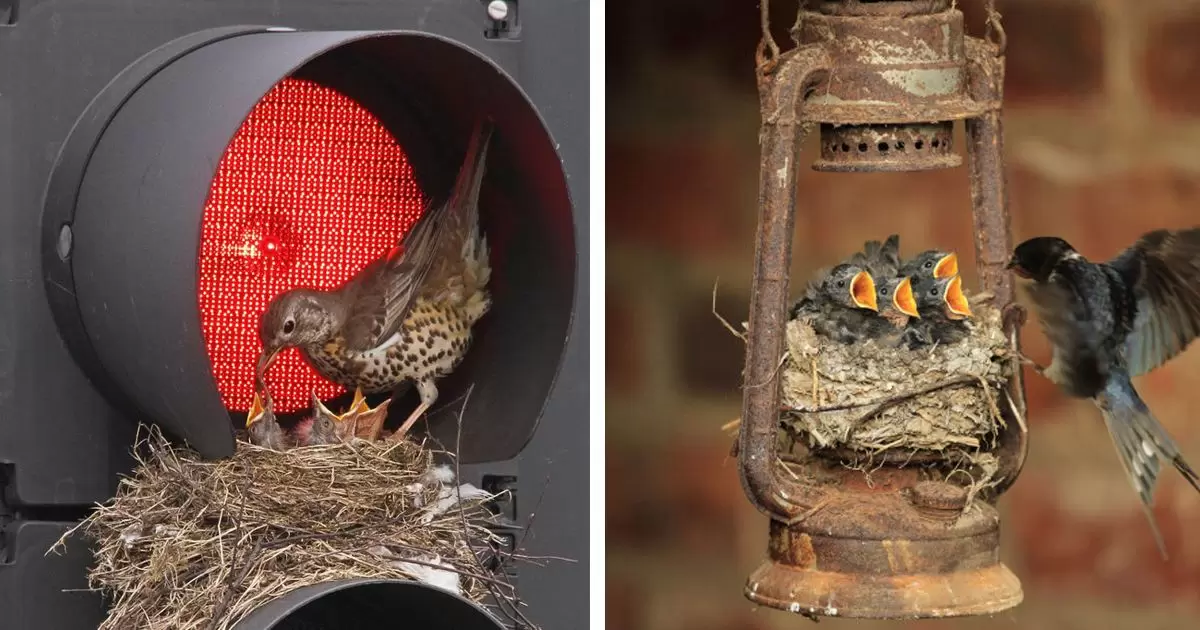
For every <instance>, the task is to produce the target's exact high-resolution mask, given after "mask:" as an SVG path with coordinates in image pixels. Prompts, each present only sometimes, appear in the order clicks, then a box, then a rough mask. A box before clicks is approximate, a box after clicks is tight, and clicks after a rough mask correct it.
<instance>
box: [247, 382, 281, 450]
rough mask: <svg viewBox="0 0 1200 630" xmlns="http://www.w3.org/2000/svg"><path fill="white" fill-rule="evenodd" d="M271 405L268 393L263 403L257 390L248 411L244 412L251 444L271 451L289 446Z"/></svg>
mask: <svg viewBox="0 0 1200 630" xmlns="http://www.w3.org/2000/svg"><path fill="white" fill-rule="evenodd" d="M272 407H273V405H272V404H271V397H270V396H269V395H268V396H267V400H266V404H264V403H263V399H262V398H260V397H259V395H258V392H255V393H254V399H253V400H251V401H250V411H248V412H247V413H246V432H247V433H249V438H250V443H251V444H254V445H255V446H261V447H263V448H268V449H271V450H273V451H283V450H286V449H287V447H288V446H289V445H288V439H287V435H286V434H284V432H283V427H281V426H279V421H278V420H276V419H275V411H274V410H273V409H272Z"/></svg>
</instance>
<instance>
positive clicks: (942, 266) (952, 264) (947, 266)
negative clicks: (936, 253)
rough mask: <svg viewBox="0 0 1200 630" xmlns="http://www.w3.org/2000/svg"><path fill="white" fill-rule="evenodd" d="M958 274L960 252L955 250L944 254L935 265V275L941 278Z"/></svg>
mask: <svg viewBox="0 0 1200 630" xmlns="http://www.w3.org/2000/svg"><path fill="white" fill-rule="evenodd" d="M956 275H958V254H955V253H954V252H950V253H949V254H946V255H945V256H943V257H942V259H941V260H939V261H938V263H937V265H935V266H934V267H933V277H934V278H938V279H939V280H940V279H942V278H951V277H953V276H956Z"/></svg>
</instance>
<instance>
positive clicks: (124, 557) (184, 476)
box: [64, 429, 512, 630]
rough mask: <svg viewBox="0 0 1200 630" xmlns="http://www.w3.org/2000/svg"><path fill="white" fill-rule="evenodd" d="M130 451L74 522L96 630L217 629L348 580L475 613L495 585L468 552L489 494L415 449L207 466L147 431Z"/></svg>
mask: <svg viewBox="0 0 1200 630" xmlns="http://www.w3.org/2000/svg"><path fill="white" fill-rule="evenodd" d="M139 446H140V447H142V448H138V449H135V452H137V453H139V455H138V464H139V465H138V467H137V469H136V471H135V472H134V474H133V475H132V476H131V477H129V478H126V479H123V480H122V481H121V484H120V487H119V489H118V491H117V495H116V497H115V498H113V499H112V500H111V501H110V502H108V503H107V504H106V505H102V506H99V507H98V508H97V509H96V510H95V511H94V512H93V513H92V515H91V516H89V517H88V518H87V520H85V521H84V522H83V523H82V524H81V525H80V526H79V528H80V529H81V530H82V532H83V533H84V535H85V536H86V537H87V538H89V539H90V540H91V541H92V543H93V549H94V550H95V557H96V564H95V566H94V567H93V568H92V569H91V571H90V574H89V583H90V585H91V587H92V588H94V589H97V590H100V591H102V592H104V593H105V594H106V595H107V596H109V598H110V601H111V604H112V605H111V607H110V610H109V616H108V618H107V619H106V620H105V621H104V623H103V624H101V625H100V630H117V629H122V630H124V629H128V628H139V629H141V630H168V629H169V630H207V629H210V628H211V629H214V630H216V629H226V628H230V627H232V626H234V625H235V624H236V623H237V622H238V621H239V620H241V619H242V618H243V617H245V616H246V615H247V614H248V613H250V612H251V611H253V610H254V609H255V608H257V607H259V606H261V605H262V604H264V603H266V602H268V601H271V600H273V599H275V598H278V597H280V596H281V595H283V594H285V593H288V592H290V591H293V590H295V589H298V588H301V587H303V586H309V585H312V584H317V583H321V582H328V581H333V580H343V579H349V578H385V579H413V580H418V581H422V582H425V583H427V584H430V585H433V586H438V587H441V588H445V589H448V590H451V591H453V592H456V593H458V594H461V595H462V596H464V597H466V598H467V599H469V600H472V601H474V602H476V603H481V602H482V601H483V600H484V599H485V596H486V595H487V594H488V591H489V589H488V588H487V587H486V585H487V584H491V585H492V587H493V589H494V587H495V586H496V585H497V584H498V582H499V581H498V580H495V578H494V576H492V575H491V574H486V575H485V574H484V570H483V569H481V568H480V562H479V560H478V558H477V557H476V555H475V554H476V551H475V550H476V549H479V548H480V547H482V546H483V545H484V543H485V542H486V541H487V540H488V539H489V537H490V536H491V534H490V532H489V530H488V529H486V527H485V524H486V516H485V512H486V511H485V510H477V509H475V508H477V507H478V505H479V503H480V502H481V501H483V500H486V499H488V498H490V496H489V495H487V494H486V493H484V492H482V491H480V490H479V489H477V488H474V487H472V486H470V485H469V484H464V485H462V486H455V485H454V484H453V479H454V474H453V472H452V471H450V470H449V469H448V467H445V466H435V465H434V460H433V455H432V452H431V451H430V450H428V449H426V448H424V447H422V446H419V445H417V444H413V443H411V442H398V443H383V442H368V441H365V440H355V441H353V442H350V443H340V444H336V445H330V446H312V447H304V448H296V449H292V450H289V451H286V452H276V451H270V450H266V449H263V448H259V447H256V446H251V445H249V444H246V443H244V442H238V445H237V450H236V452H235V454H234V455H233V456H232V457H230V458H227V459H224V460H219V461H203V460H201V459H200V458H199V456H198V455H197V454H195V453H194V452H192V451H189V450H183V449H178V448H175V447H173V446H172V445H170V444H169V443H168V442H167V441H166V440H165V439H164V438H163V437H162V435H161V434H159V433H158V432H157V430H154V429H151V432H150V436H149V439H147V440H146V441H145V442H144V443H143V444H140V445H139ZM460 498H461V502H460V500H459V499H460ZM460 507H461V508H463V509H462V510H460V509H459V508H460ZM64 538H65V537H64ZM499 592H500V593H502V594H504V595H505V596H507V595H509V594H511V593H512V590H511V587H507V586H506V585H505V587H504V588H500V589H499Z"/></svg>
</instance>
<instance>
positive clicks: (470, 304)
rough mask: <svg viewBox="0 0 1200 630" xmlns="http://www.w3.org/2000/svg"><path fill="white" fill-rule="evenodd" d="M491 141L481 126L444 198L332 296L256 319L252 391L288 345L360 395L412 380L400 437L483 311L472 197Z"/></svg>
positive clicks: (484, 273) (299, 294)
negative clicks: (415, 400)
mask: <svg viewBox="0 0 1200 630" xmlns="http://www.w3.org/2000/svg"><path fill="white" fill-rule="evenodd" d="M491 135H492V123H491V121H489V120H483V121H480V122H479V123H478V124H477V125H476V126H475V129H474V131H473V133H472V135H471V138H470V141H469V144H468V146H467V152H466V155H465V156H464V158H463V163H462V168H461V169H460V170H459V172H458V176H457V178H456V180H455V183H454V188H453V190H452V191H451V193H450V197H449V199H448V200H447V201H446V202H445V203H442V204H440V205H439V204H431V205H430V207H429V208H428V209H427V210H426V212H425V213H424V214H423V215H422V216H421V218H420V219H418V221H417V224H416V225H415V226H414V227H413V229H412V230H410V231H409V233H408V234H407V235H405V237H404V238H403V240H402V241H401V243H400V246H399V247H397V248H394V249H393V250H392V251H390V252H388V253H387V254H385V255H384V256H382V257H380V258H379V259H377V260H375V261H372V262H371V263H370V264H368V265H367V266H366V267H365V268H363V270H362V271H360V272H359V273H358V274H356V275H355V276H354V277H353V278H351V279H350V280H348V281H347V282H346V283H344V284H343V285H342V286H340V287H338V288H336V289H333V290H331V291H320V290H315V289H308V288H297V289H292V290H290V291H287V292H285V293H282V294H280V295H278V296H276V297H275V299H273V300H272V301H271V303H270V304H269V305H268V306H267V310H266V312H265V313H263V316H262V320H261V323H260V326H259V338H260V340H261V341H262V344H263V351H262V354H261V355H260V356H259V359H258V364H257V368H256V371H255V381H256V386H257V387H262V388H265V380H264V376H265V374H266V372H267V369H268V368H269V367H270V364H271V362H272V361H273V360H274V359H275V357H276V356H277V355H278V354H279V352H280V351H282V350H283V349H285V348H290V347H295V348H298V349H299V351H300V354H301V356H303V357H304V359H305V360H306V361H307V362H308V363H309V364H310V365H311V366H312V367H313V368H314V369H315V370H316V371H317V372H318V373H319V374H321V376H323V377H325V378H326V379H329V380H331V381H333V382H335V383H338V384H340V385H342V386H343V387H346V388H347V389H361V390H362V391H363V392H365V393H367V394H379V393H384V392H395V391H396V390H397V388H399V387H400V386H401V385H402V384H404V383H406V382H409V381H411V382H413V383H415V384H416V387H417V391H418V392H419V393H420V396H421V403H420V404H419V405H418V406H417V408H416V409H415V410H413V412H412V413H411V414H410V415H409V416H408V418H407V419H406V420H405V421H404V423H403V424H402V425H401V426H400V427H399V428H398V429H397V430H396V433H395V436H396V437H403V436H404V435H405V434H406V433H407V431H408V430H409V428H410V427H411V426H412V425H413V423H415V422H416V421H417V419H418V418H419V417H420V416H421V414H423V413H424V412H425V411H426V410H428V409H429V408H430V407H431V406H432V405H433V404H434V402H435V401H436V400H437V397H438V390H437V381H438V379H440V378H442V377H443V376H446V375H447V374H449V373H450V372H452V371H453V370H454V369H455V368H456V367H458V365H459V363H461V361H462V359H463V357H464V356H465V355H466V353H467V350H468V348H469V347H470V345H471V336H472V328H473V326H474V325H475V324H476V322H478V321H479V320H480V319H481V318H482V317H483V316H484V315H485V314H486V313H487V312H488V310H489V309H490V308H491V296H490V294H489V293H488V291H487V285H488V280H489V279H490V277H491V267H490V264H489V262H488V254H489V251H488V243H487V237H486V235H484V234H483V233H482V230H481V228H480V225H479V190H480V186H481V184H482V181H483V174H484V163H485V161H486V159H487V151H488V144H489V142H490V139H491Z"/></svg>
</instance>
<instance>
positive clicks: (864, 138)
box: [813, 121, 962, 171]
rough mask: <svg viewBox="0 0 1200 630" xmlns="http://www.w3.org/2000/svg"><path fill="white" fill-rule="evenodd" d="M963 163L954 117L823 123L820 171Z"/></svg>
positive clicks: (910, 168)
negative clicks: (908, 122)
mask: <svg viewBox="0 0 1200 630" xmlns="http://www.w3.org/2000/svg"><path fill="white" fill-rule="evenodd" d="M960 164H962V157H961V156H959V155H957V154H956V153H954V123H953V122H952V121H947V122H939V123H932V124H917V125H839V126H835V125H829V124H823V125H821V157H820V159H819V160H817V162H816V163H815V164H813V168H814V169H815V170H818V171H920V170H928V169H935V168H952V167H955V166H958V165H960Z"/></svg>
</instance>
